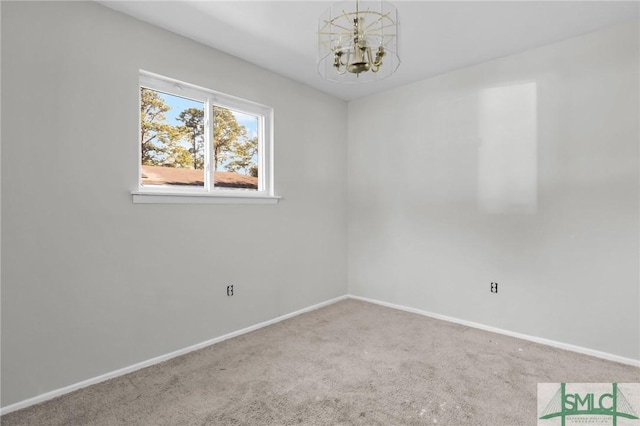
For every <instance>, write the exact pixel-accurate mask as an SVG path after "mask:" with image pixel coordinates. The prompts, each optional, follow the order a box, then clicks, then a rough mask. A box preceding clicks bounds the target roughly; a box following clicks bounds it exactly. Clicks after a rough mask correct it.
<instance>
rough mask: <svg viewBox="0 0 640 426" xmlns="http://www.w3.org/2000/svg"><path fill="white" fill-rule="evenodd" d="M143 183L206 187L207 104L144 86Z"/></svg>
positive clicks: (148, 184) (141, 91)
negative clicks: (205, 127) (205, 135)
mask: <svg viewBox="0 0 640 426" xmlns="http://www.w3.org/2000/svg"><path fill="white" fill-rule="evenodd" d="M140 149H141V154H142V156H141V159H142V164H141V165H142V175H141V176H140V179H141V181H140V182H141V185H142V186H183V187H194V188H203V187H204V104H203V103H202V102H198V101H194V100H191V99H186V98H182V97H179V96H174V95H170V94H167V93H163V92H159V91H156V90H151V89H147V88H144V87H142V88H140Z"/></svg>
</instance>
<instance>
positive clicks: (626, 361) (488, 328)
mask: <svg viewBox="0 0 640 426" xmlns="http://www.w3.org/2000/svg"><path fill="white" fill-rule="evenodd" d="M347 298H349V299H355V300H361V301H364V302H368V303H373V304H376V305H381V306H386V307H388V308H393V309H398V310H401V311H406V312H411V313H414V314H419V315H424V316H427V317H431V318H435V319H439V320H443V321H449V322H453V323H456V324H461V325H466V326H468V327H473V328H477V329H480V330H485V331H490V332H493V333H498V334H503V335H505V336H511V337H515V338H518V339H523V340H528V341H531V342H535V343H540V344H543V345H548V346H552V347H555V348H560V349H564V350H568V351H572V352H577V353H581V354H585V355H590V356H593V357H596V358H602V359H605V360H608V361H614V362H619V363H621V364H626V365H631V366H634V367H640V360H636V359H632V358H625V357H621V356H618V355H613V354H610V353H607V352H601V351H597V350H594V349H589V348H583V347H581V346H575V345H570V344H568V343H562V342H556V341H554V340H549V339H543V338H540V337H535V336H529V335H526V334H520V333H515V332H512V331H508V330H503V329H500V328H496V327H491V326H488V325H484V324H479V323H475V322H472V321H466V320H461V319H458V318H454V317H449V316H446V315H440V314H435V313H432V312H427V311H423V310H421V309H416V308H410V307H407V306H402V305H396V304H394V303H388V302H383V301H380V300H375V299H369V298H367V297H361V296H355V295H351V294H350V295H344V296H340V297H336V298H334V299H330V300H327V301H324V302H321V303H318V304H316V305H313V306H309V307H307V308H303V309H300V310H298V311H295V312H291V313H289V314H285V315H282V316H279V317H277V318H273V319H271V320H268V321H264V322H261V323H259V324H256V325H252V326H250V327H246V328H243V329H241V330H238V331H234V332H231V333H228V334H225V335H223V336H219V337H215V338H213V339H210V340H207V341H204V342H201V343H197V344H195V345H192V346H189V347H186V348H183V349H179V350H177V351H174V352H171V353H168V354H165V355H160V356H157V357H155V358H152V359H149V360H146V361H142V362H139V363H137V364H133V365H131V366H129V367H125V368H121V369H119V370H115V371H112V372H110V373H106V374H103V375H101V376H97V377H93V378H91V379H87V380H83V381H81V382H78V383H75V384H72V385H69V386H65V387H63V388H60V389H56V390H53V391H50V392H47V393H44V394H42V395H38V396H35V397H33V398H29V399H25V400H23V401H20V402H16V403H15V404H11V405H7V406H6V407H2V408H0V416H1V415H4V414H8V413H11V412H13V411H16V410H21V409H23V408H27V407H29V406H31V405H35V404H39V403H41V402H45V401H48V400H50V399H53V398H56V397H58V396H61V395H65V394H67V393H70V392H73V391H76V390H78V389H82V388H84V387H87V386H91V385H94V384H97V383H101V382H104V381H106V380H109V379H113V378H115V377H119V376H123V375H125V374H128V373H132V372H134V371H136V370H140V369H142V368H146V367H150V366H152V365H155V364H159V363H161V362H164V361H167V360H170V359H172V358H175V357H178V356H181V355H185V354H187V353H189V352H193V351H197V350H198V349H202V348H205V347H207V346H211V345H214V344H216V343H219V342H222V341H223V340H227V339H231V338H233V337H236V336H240V335H242V334H246V333H250V332H252V331H255V330H258V329H260V328H262V327H266V326H269V325H272V324H275V323H278V322H280V321H284V320H286V319H289V318H292V317H295V316H297V315H300V314H304V313H306V312H310V311H314V310H316V309H320V308H323V307H325V306H328V305H332V304H334V303H336V302H339V301H341V300H345V299H347Z"/></svg>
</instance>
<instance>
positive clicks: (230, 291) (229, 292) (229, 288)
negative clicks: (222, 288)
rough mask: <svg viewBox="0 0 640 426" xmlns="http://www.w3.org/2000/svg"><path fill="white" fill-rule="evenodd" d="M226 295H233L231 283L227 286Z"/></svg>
mask: <svg viewBox="0 0 640 426" xmlns="http://www.w3.org/2000/svg"><path fill="white" fill-rule="evenodd" d="M227 296H233V285H228V286H227Z"/></svg>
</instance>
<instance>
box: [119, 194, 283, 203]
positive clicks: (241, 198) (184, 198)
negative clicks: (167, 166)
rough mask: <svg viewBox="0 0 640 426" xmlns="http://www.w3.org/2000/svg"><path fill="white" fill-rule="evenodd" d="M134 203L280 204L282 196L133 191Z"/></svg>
mask: <svg viewBox="0 0 640 426" xmlns="http://www.w3.org/2000/svg"><path fill="white" fill-rule="evenodd" d="M131 195H132V197H133V203H134V204H278V201H279V200H280V198H282V197H278V196H275V195H264V194H251V195H249V194H213V193H206V194H204V193H185V192H144V191H131Z"/></svg>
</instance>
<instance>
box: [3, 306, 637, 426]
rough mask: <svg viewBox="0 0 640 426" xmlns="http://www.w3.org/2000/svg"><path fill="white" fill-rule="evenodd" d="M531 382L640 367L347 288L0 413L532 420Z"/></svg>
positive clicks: (102, 420)
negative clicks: (349, 296)
mask: <svg viewBox="0 0 640 426" xmlns="http://www.w3.org/2000/svg"><path fill="white" fill-rule="evenodd" d="M538 382H619V383H629V382H640V369H638V368H635V367H630V366H625V365H621V364H617V363H612V362H608V361H603V360H600V359H596V358H592V357H588V356H583V355H578V354H575V353H571V352H566V351H562V350H559V349H553V348H550V347H546V346H542V345H538V344H534V343H529V342H526V341H522V340H518V339H514V338H510V337H505V336H501V335H497V334H492V333H488V332H484V331H479V330H476V329H473V328H467V327H464V326H460V325H455V324H451V323H447V322H443V321H438V320H434V319H430V318H426V317H423V316H419V315H414V314H410V313H406V312H401V311H397V310H393V309H388V308H384V307H381V306H377V305H372V304H368V303H364V302H360V301H355V300H347V301H343V302H339V303H336V304H334V305H331V306H329V307H326V308H323V309H320V310H317V311H314V312H310V313H308V314H304V315H300V316H298V317H295V318H292V319H290V320H287V321H283V322H281V323H278V324H276V325H273V326H270V327H266V328H263V329H260V330H258V331H255V332H252V333H249V334H246V335H243V336H240V337H236V338H234V339H231V340H227V341H224V342H221V343H219V344H217V345H214V346H210V347H208V348H205V349H202V350H200V351H197V352H193V353H191V354H188V355H185V356H182V357H179V358H175V359H173V360H170V361H167V362H165V363H162V364H159V365H156V366H153V367H149V368H146V369H144V370H140V371H137V372H135V373H132V374H129V375H126V376H122V377H119V378H116V379H113V380H110V381H107V382H104V383H101V384H98V385H94V386H91V387H89V388H85V389H82V390H79V391H77V392H74V393H71V394H68V395H65V396H62V397H59V398H57V399H55V400H51V401H48V402H46V403H43V404H40V405H37V406H33V407H30V408H27V409H25V410H21V411H17V412H14V413H10V414H8V415H5V416H3V417H2V418H1V419H0V420H1V422H2V426H11V425H38V426H40V425H65V426H67V425H110V426H112V425H295V424H302V425H434V424H438V425H452V426H462V425H473V426H479V425H490V426H499V425H508V426H520V425H535V424H536V417H537V416H536V410H537V403H536V392H537V386H536V384H537V383H538Z"/></svg>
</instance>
